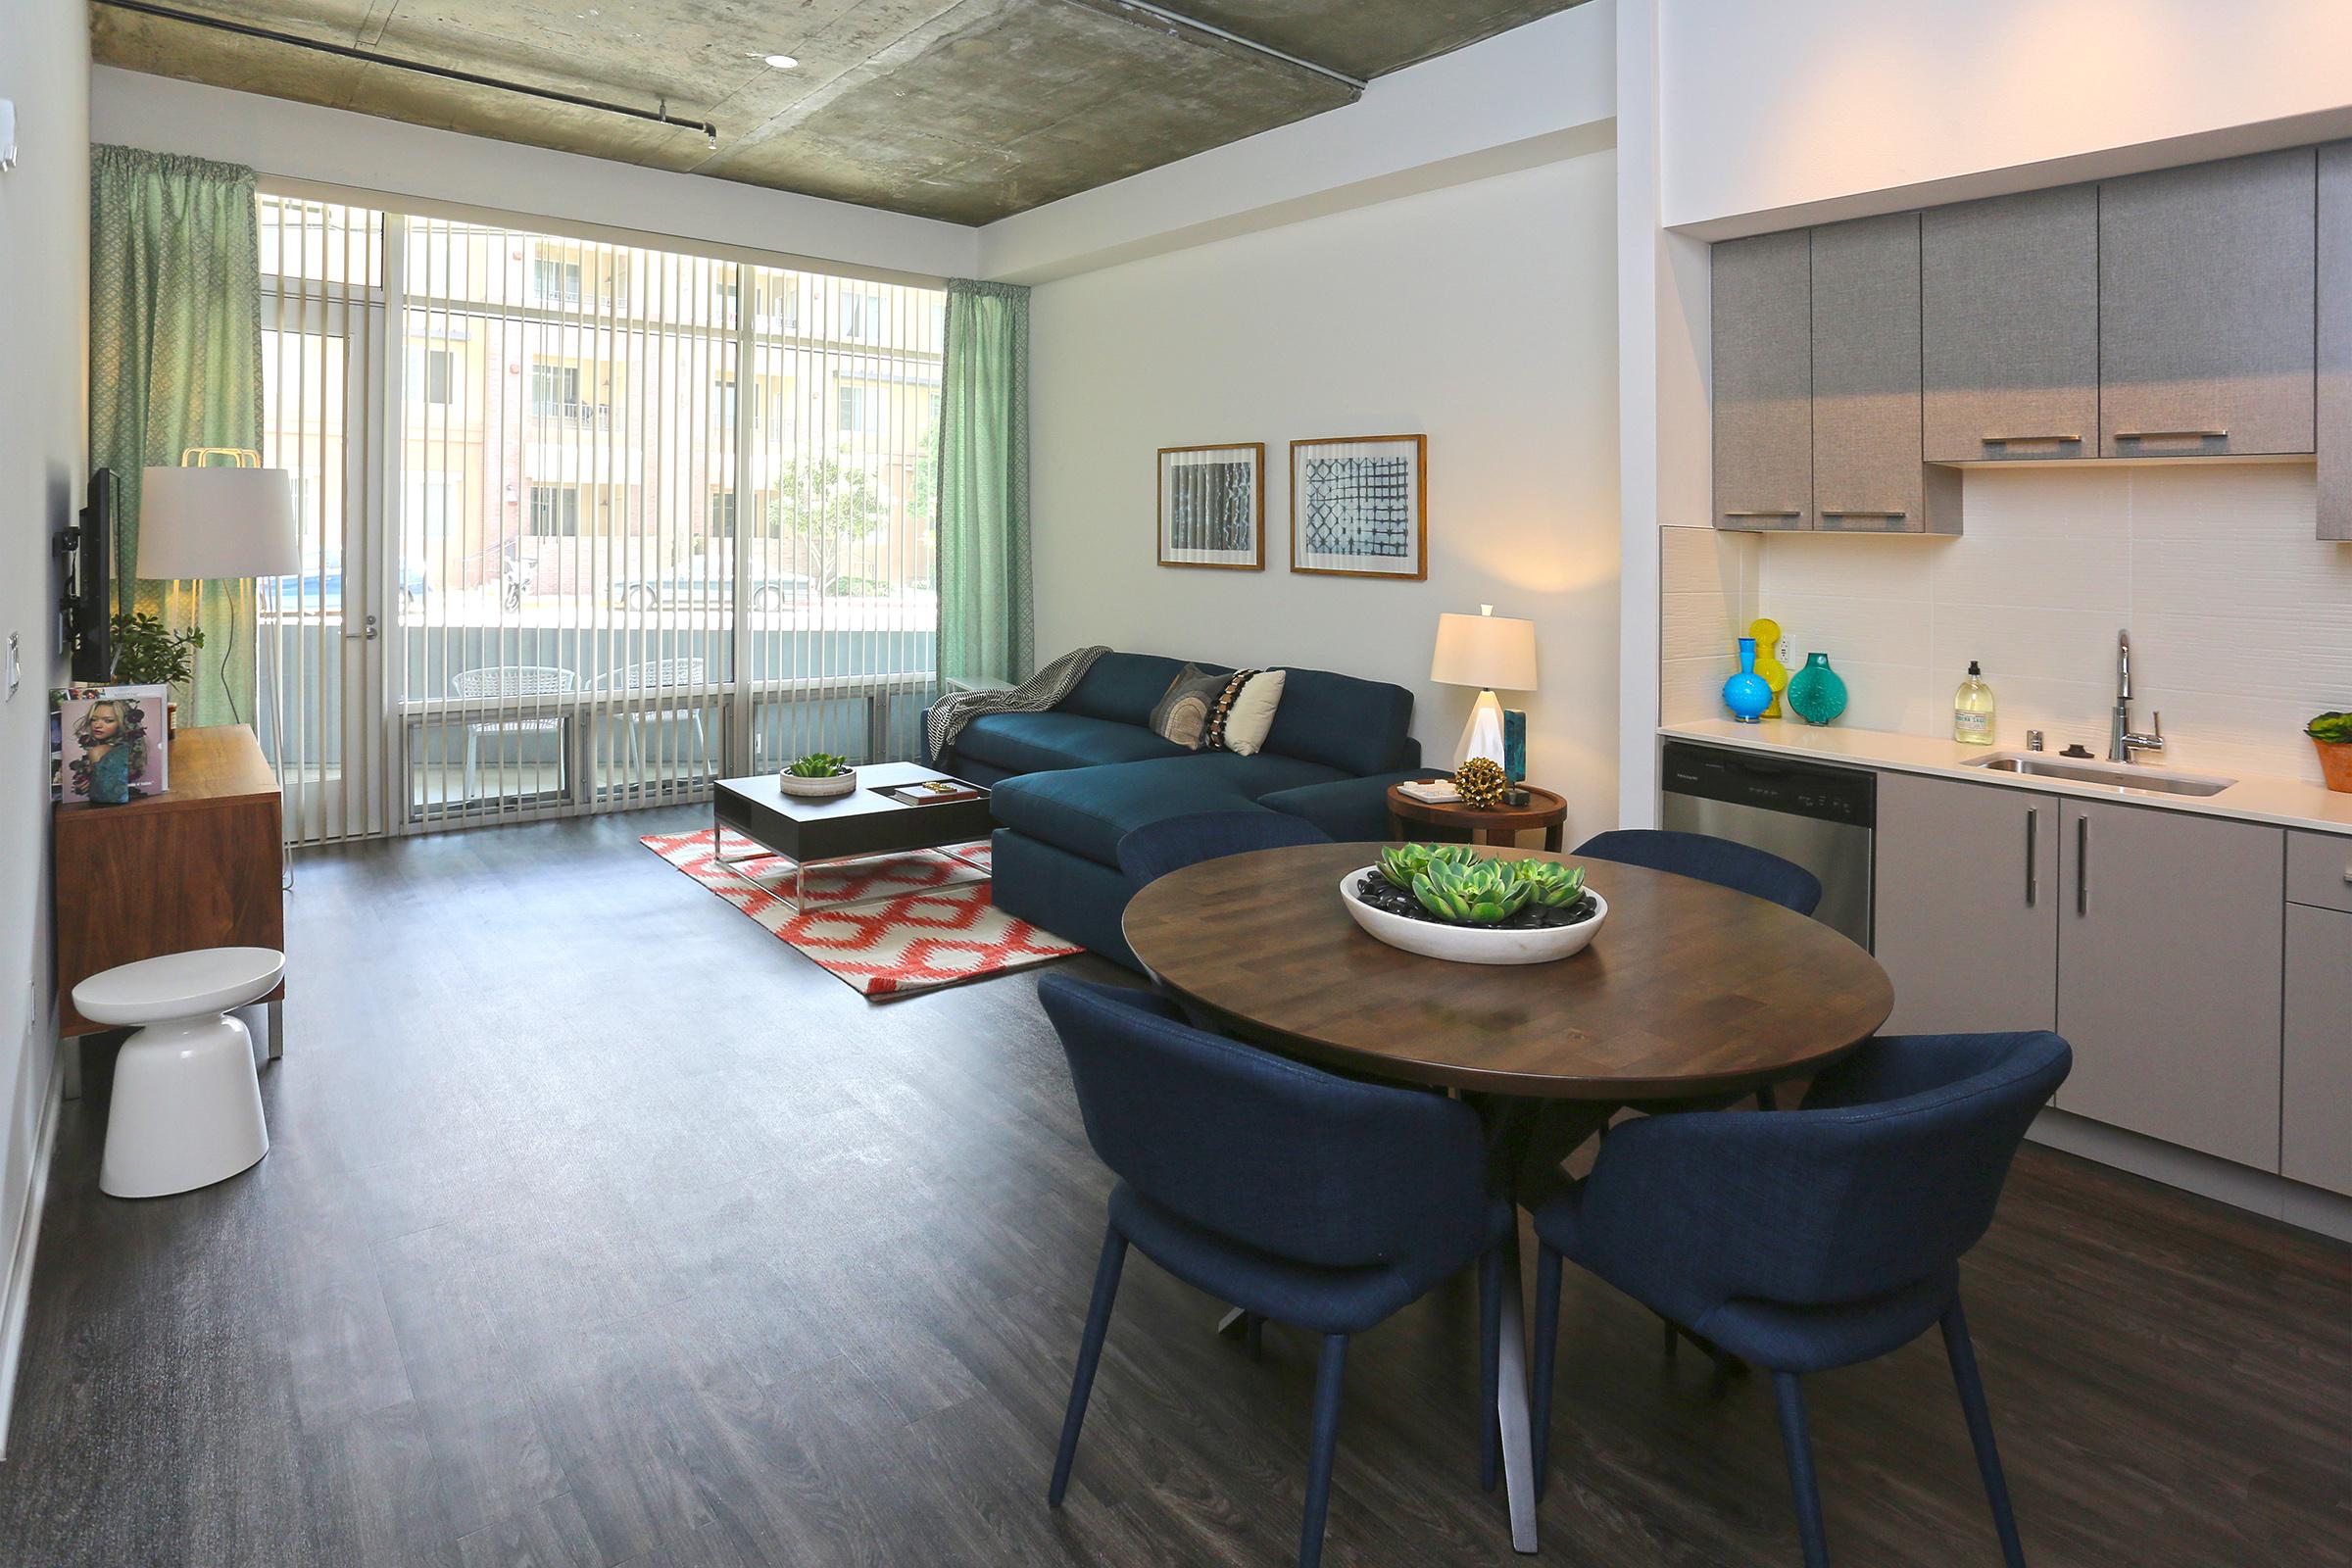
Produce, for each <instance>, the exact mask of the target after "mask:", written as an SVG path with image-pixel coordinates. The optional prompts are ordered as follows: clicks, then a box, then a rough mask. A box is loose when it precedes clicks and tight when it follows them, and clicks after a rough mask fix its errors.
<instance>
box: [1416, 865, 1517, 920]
mask: <svg viewBox="0 0 2352 1568" xmlns="http://www.w3.org/2000/svg"><path fill="white" fill-rule="evenodd" d="M1528 893H1529V884H1527V883H1525V882H1523V881H1521V880H1520V878H1518V877H1517V876H1515V875H1513V874H1512V872H1511V870H1510V868H1509V866H1508V865H1507V864H1505V862H1503V861H1501V860H1494V859H1469V860H1463V861H1455V860H1450V859H1447V860H1441V859H1436V858H1432V859H1431V861H1430V863H1429V865H1428V867H1427V868H1426V869H1425V870H1423V871H1422V872H1421V874H1420V875H1418V876H1416V877H1414V878H1413V897H1414V898H1416V899H1419V900H1420V901H1421V907H1423V908H1425V909H1427V910H1428V911H1429V912H1430V913H1432V914H1434V915H1436V916H1437V917H1438V918H1439V919H1441V920H1446V921H1450V922H1451V923H1453V924H1455V925H1499V924H1501V923H1502V922H1503V921H1505V920H1508V919H1509V918H1510V917H1511V916H1512V915H1514V914H1517V913H1518V912H1519V908H1520V906H1522V905H1524V904H1525V903H1527V900H1528Z"/></svg>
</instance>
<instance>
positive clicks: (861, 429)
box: [839, 386, 873, 435]
mask: <svg viewBox="0 0 2352 1568" xmlns="http://www.w3.org/2000/svg"><path fill="white" fill-rule="evenodd" d="M872 390H873V388H871V387H863V386H845V387H843V388H841V389H840V392H841V396H840V402H839V414H840V417H841V433H842V434H843V435H863V434H865V415H866V406H867V404H868V402H869V401H870V400H869V399H868V397H867V394H868V393H870V392H871V391H872Z"/></svg>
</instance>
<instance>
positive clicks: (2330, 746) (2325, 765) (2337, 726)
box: [2303, 713, 2352, 795]
mask: <svg viewBox="0 0 2352 1568" xmlns="http://www.w3.org/2000/svg"><path fill="white" fill-rule="evenodd" d="M2303 733H2304V734H2306V735H2308V736H2310V737H2311V744H2312V745H2313V746H2314V747H2316V748H2318V750H2319V754H2320V776H2321V777H2323V778H2325V779H2326V780H2327V787H2328V788H2329V789H2331V790H2337V791H2340V792H2342V793H2343V794H2346V795H2352V713H2322V714H2321V715H2320V716H2319V717H2317V718H2315V719H2313V720H2312V721H2311V722H2310V723H2308V724H2306V725H2304V726H2303Z"/></svg>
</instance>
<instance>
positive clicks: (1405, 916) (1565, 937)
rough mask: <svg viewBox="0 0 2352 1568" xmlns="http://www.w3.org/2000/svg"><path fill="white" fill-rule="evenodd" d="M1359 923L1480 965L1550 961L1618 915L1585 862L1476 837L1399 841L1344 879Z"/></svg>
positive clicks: (1428, 951) (1415, 948)
mask: <svg viewBox="0 0 2352 1568" xmlns="http://www.w3.org/2000/svg"><path fill="white" fill-rule="evenodd" d="M1340 891H1341V899H1342V902H1343V903H1345V904H1346V905H1347V907H1348V914H1349V915H1350V916H1352V917H1353V918H1354V920H1355V923H1356V924H1357V925H1359V926H1361V927H1363V928H1364V930H1366V931H1367V932H1369V933H1371V934H1372V935H1373V936H1375V937H1378V938H1379V939H1380V940H1381V941H1383V942H1386V943H1388V944H1390V945H1391V946H1392V947H1399V948H1404V949H1406V950H1407V951H1409V952H1413V953H1420V954H1424V955H1426V956H1431V957H1440V958H1453V959H1457V960H1460V961H1464V962H1470V963H1541V962H1544V961H1546V960H1547V959H1551V958H1564V957H1566V956H1568V955H1569V954H1571V953H1575V952H1577V951H1579V950H1580V949H1582V948H1583V947H1584V946H1585V944H1586V943H1588V942H1590V941H1591V940H1592V938H1593V932H1594V931H1595V930H1597V929H1598V927H1599V925H1600V921H1601V919H1602V917H1603V916H1605V915H1606V914H1607V913H1608V904H1607V903H1606V901H1604V900H1603V899H1602V898H1601V897H1600V896H1599V895H1598V894H1596V893H1594V892H1593V891H1591V890H1590V889H1588V888H1587V887H1586V886H1585V868H1584V867H1583V866H1581V865H1563V864H1561V863H1560V862H1559V861H1557V860H1542V859H1505V858H1502V857H1500V856H1495V855H1482V854H1480V853H1479V852H1478V851H1477V850H1474V849H1472V848H1471V847H1470V846H1468V845H1466V844H1394V845H1390V846H1389V847H1388V848H1386V849H1384V850H1382V851H1381V855H1380V860H1379V863H1378V864H1376V865H1369V866H1366V867H1364V868H1363V869H1362V870H1360V871H1350V872H1348V875H1347V876H1346V877H1345V878H1343V879H1342V880H1341V884H1340Z"/></svg>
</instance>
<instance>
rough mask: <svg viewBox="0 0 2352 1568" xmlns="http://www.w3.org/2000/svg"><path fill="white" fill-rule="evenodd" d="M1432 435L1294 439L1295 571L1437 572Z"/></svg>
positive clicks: (1416, 576) (1406, 575)
mask: <svg viewBox="0 0 2352 1568" xmlns="http://www.w3.org/2000/svg"><path fill="white" fill-rule="evenodd" d="M1427 459H1428V438H1427V437H1425V436H1418V435H1359V436H1341V437H1334V438H1331V439H1328V440H1319V441H1294V442H1292V443H1291V569H1292V570H1293V571H1304V572H1318V573H1322V574H1324V575H1327V576H1335V577H1397V578H1401V579H1404V580H1407V581H1412V582H1420V581H1423V580H1425V579H1426V578H1427V577H1428V576H1429V466H1428V461H1427Z"/></svg>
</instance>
